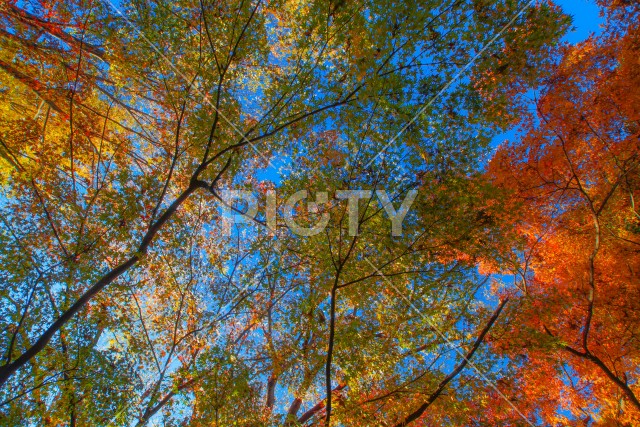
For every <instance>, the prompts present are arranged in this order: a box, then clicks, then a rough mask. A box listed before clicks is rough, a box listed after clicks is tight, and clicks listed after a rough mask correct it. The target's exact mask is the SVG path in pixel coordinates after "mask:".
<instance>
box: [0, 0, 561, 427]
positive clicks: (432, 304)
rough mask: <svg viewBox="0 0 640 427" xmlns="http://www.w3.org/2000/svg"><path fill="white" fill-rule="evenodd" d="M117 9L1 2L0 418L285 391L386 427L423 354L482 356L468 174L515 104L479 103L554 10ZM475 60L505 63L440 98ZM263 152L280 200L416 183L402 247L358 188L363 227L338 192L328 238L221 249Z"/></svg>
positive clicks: (208, 416)
mask: <svg viewBox="0 0 640 427" xmlns="http://www.w3.org/2000/svg"><path fill="white" fill-rule="evenodd" d="M114 5H115V3H114ZM114 5H111V4H109V2H107V4H103V3H98V2H91V1H74V2H64V3H62V2H53V3H51V2H44V1H42V2H40V1H31V2H24V3H17V2H9V3H6V4H4V5H3V6H2V9H1V12H2V17H1V19H2V21H3V24H6V25H5V28H7V29H6V30H5V31H3V32H2V33H1V34H0V35H1V36H2V43H3V46H7V49H3V51H2V56H1V57H0V58H1V61H2V62H0V68H2V74H1V77H0V79H1V81H2V85H3V86H2V89H3V90H2V97H3V98H2V108H3V111H7V120H6V121H5V122H4V123H3V124H2V129H1V132H2V133H1V135H0V136H1V137H2V154H3V156H2V157H3V161H4V163H3V169H2V171H3V187H2V188H3V206H2V209H1V214H2V219H3V227H4V228H3V232H2V234H1V235H0V238H1V239H2V249H0V258H1V262H2V263H3V265H6V266H7V267H6V269H5V270H4V271H3V273H2V274H3V280H2V284H1V285H0V292H1V293H2V297H3V299H2V303H1V305H0V310H1V312H2V321H0V325H1V329H2V331H3V353H2V354H3V356H4V357H3V364H2V366H1V367H0V383H1V385H2V392H1V396H2V411H3V412H2V414H3V417H4V418H3V423H5V424H15V423H17V422H24V423H27V424H28V423H31V424H42V425H59V424H68V425H95V424H98V425H104V424H107V425H108V424H110V423H111V424H122V425H130V424H138V425H145V424H146V423H148V422H149V421H150V420H152V419H153V418H154V417H156V419H158V418H160V419H162V420H163V422H164V423H166V424H168V425H178V424H181V423H187V422H189V423H191V424H193V425H199V424H200V425H211V424H217V425H226V424H231V423H232V422H236V423H245V424H253V425H260V424H262V425H268V424H277V423H279V422H281V421H284V417H285V414H284V413H283V411H281V410H280V408H283V406H282V405H283V401H284V399H283V396H284V394H285V391H284V390H285V389H288V390H290V391H291V392H290V395H289V396H287V398H288V399H287V402H286V406H287V408H288V409H287V410H286V412H288V413H289V415H290V416H289V419H290V420H291V419H294V421H295V418H296V415H297V414H298V413H300V412H301V413H300V414H299V417H298V420H300V419H303V420H305V419H306V420H310V422H318V420H319V419H320V416H323V418H324V419H325V420H326V422H327V424H329V423H330V422H334V424H335V423H336V422H343V423H350V422H351V423H354V424H353V425H356V424H355V422H356V421H357V420H358V419H359V420H360V421H358V422H360V423H361V424H362V423H370V422H375V421H373V420H375V417H376V414H375V410H376V409H375V406H373V405H371V404H370V403H371V402H368V401H367V399H377V400H379V401H380V402H384V405H385V410H386V413H385V414H383V418H385V419H388V420H398V421H399V420H400V419H401V418H404V417H406V416H407V413H409V411H408V410H405V407H410V406H411V407H413V406H416V407H418V406H419V405H421V404H422V402H423V401H424V399H423V396H422V394H423V393H424V390H432V389H433V386H437V384H439V383H440V382H441V381H442V378H443V377H445V376H446V375H447V374H444V375H441V374H440V370H442V371H446V372H447V373H448V372H449V371H447V370H446V369H445V368H446V366H442V367H441V368H442V369H437V370H436V369H433V366H431V367H429V366H428V365H427V360H429V362H428V363H432V362H433V360H432V359H435V361H436V362H435V363H439V361H440V360H442V359H443V358H444V359H447V357H448V356H447V349H448V346H449V344H447V343H446V342H443V340H444V341H449V342H453V343H455V344H456V345H464V343H474V342H477V345H478V346H479V345H480V343H481V342H482V339H480V341H476V333H477V331H478V330H482V326H479V325H478V321H476V320H474V316H475V315H477V314H485V313H486V312H488V311H489V309H488V308H486V307H483V306H478V305H474V304H471V303H470V300H471V299H472V298H473V296H474V295H475V293H476V292H477V291H478V289H479V288H480V286H481V285H482V284H484V282H483V280H482V279H481V278H479V277H478V276H477V275H476V274H475V272H474V266H475V264H474V263H475V262H476V261H477V260H478V259H479V258H481V257H485V258H487V259H492V258H494V257H495V254H496V253H497V249H496V247H497V246H498V244H499V243H500V244H501V243H502V242H501V238H500V236H499V235H498V234H497V233H496V230H495V224H493V223H492V220H491V218H497V217H498V216H500V215H502V213H501V208H500V205H499V203H498V202H497V200H499V197H500V196H499V192H497V191H495V189H493V188H492V187H491V186H490V185H488V184H487V182H486V180H485V179H483V178H482V177H481V176H479V174H478V172H477V171H478V168H479V164H480V160H479V159H480V158H481V156H482V155H483V154H486V147H487V145H488V143H489V141H490V139H491V136H492V135H493V133H494V132H495V130H496V129H499V128H502V127H504V126H506V124H507V123H508V119H509V117H510V116H509V114H508V112H509V111H510V109H511V107H512V106H511V105H510V104H509V102H506V101H504V102H502V103H501V104H499V105H497V106H496V107H492V109H489V108H488V106H489V105H493V104H494V102H493V101H491V100H490V99H488V98H487V96H491V95H495V97H499V96H502V95H501V94H502V93H503V91H504V87H505V86H506V85H508V84H510V83H511V84H512V85H514V86H518V85H520V86H519V87H520V89H518V90H524V88H525V87H526V85H528V84H531V83H532V82H535V81H536V80H537V79H538V78H539V77H540V75H539V74H538V73H537V72H536V71H535V70H534V69H530V66H529V65H530V64H529V63H528V62H527V61H529V60H531V61H535V60H536V58H538V59H540V60H541V61H542V60H546V58H547V56H548V52H547V50H546V49H545V46H547V44H549V43H552V42H554V41H555V40H556V39H557V37H558V36H559V35H560V34H561V32H562V31H563V30H564V28H566V20H565V18H564V17H563V16H562V14H561V13H560V11H559V10H558V9H556V8H553V7H549V6H545V5H536V6H534V7H531V8H530V9H528V10H527V12H526V13H520V11H521V9H522V8H523V6H525V3H524V2H511V1H499V2H477V1H456V2H454V3H452V4H449V3H448V2H440V1H435V0H434V1H429V2H427V3H424V2H421V3H420V4H405V3H398V4H392V5H390V4H388V3H387V2H351V3H348V2H339V1H336V2H320V1H319V2H307V3H304V2H296V1H276V2H268V3H267V2H263V1H261V0H258V1H253V2H245V1H237V2H236V1H229V2H219V3H209V2H205V1H178V2H172V3H171V4H169V3H166V2H149V1H137V0H136V1H131V2H122V3H118V4H117V5H115V6H117V7H118V8H121V9H115V8H114ZM511 21H513V22H511ZM507 24H509V25H508V26H507ZM494 38H495V40H494V43H493V44H491V45H488V46H487V48H485V45H487V43H488V42H489V41H491V40H492V39H494ZM513 43H518V44H522V46H524V48H522V49H519V50H516V49H512V48H506V47H508V46H511V45H512V44H513ZM482 49H485V50H482ZM480 53H482V55H480V56H479V57H478V58H477V59H478V61H477V62H476V63H474V64H475V71H476V73H477V74H483V73H485V74H486V72H487V70H490V69H492V68H495V67H502V66H503V65H504V64H502V63H501V62H500V61H504V60H507V61H509V64H511V65H510V67H511V69H510V70H511V71H513V74H503V75H501V77H500V78H499V79H493V80H482V81H478V82H474V83H473V84H472V83H470V82H469V81H466V80H464V79H463V80H462V82H460V83H459V84H456V85H448V83H449V82H450V81H451V79H453V78H456V75H457V74H459V73H460V72H461V71H464V70H465V67H466V64H468V63H469V61H471V60H472V59H473V58H474V57H475V56H477V55H479V54H480ZM525 58H526V59H527V60H524V59H525ZM523 70H527V73H526V74H525V75H526V79H524V80H519V79H518V78H516V77H514V76H516V75H518V72H519V71H523ZM454 81H455V79H454ZM425 106H426V107H425ZM489 110H491V114H487V113H485V112H486V111H489ZM418 111H420V112H421V114H419V115H418V117H417V118H416V119H413V117H414V115H416V113H418ZM25 114H28V115H27V117H26V118H25V117H24V115H25ZM407 123H410V126H406V124H407ZM399 132H401V133H402V139H399V138H397V137H394V135H398V133H399ZM342 141H349V143H343V142H342ZM389 141H391V143H389ZM383 149H384V150H383ZM381 150H383V151H384V155H382V156H379V155H378V153H379V152H380V151H381ZM278 156H284V157H285V158H286V159H287V160H289V170H288V172H287V173H286V175H285V176H284V177H283V178H282V179H281V180H280V182H279V183H278V188H279V189H280V190H282V191H283V192H285V194H286V193H287V192H290V193H291V192H293V190H296V191H297V190H298V189H302V188H308V189H310V190H312V192H316V191H322V189H329V190H331V192H332V194H333V191H335V190H340V189H357V188H360V187H362V188H367V189H371V190H379V189H382V188H384V189H386V190H387V191H388V194H390V197H391V198H392V200H393V201H394V202H397V201H399V200H401V199H403V198H404V196H405V195H406V194H407V193H408V192H409V191H410V190H413V189H418V190H419V191H422V192H423V195H421V196H420V198H419V199H418V202H417V203H416V212H415V214H414V216H410V217H408V218H407V222H406V227H407V229H406V231H405V232H406V236H408V237H407V238H406V239H399V238H397V239H394V238H393V236H391V235H381V233H380V229H381V228H383V227H387V226H388V225H389V224H388V223H387V222H385V221H386V220H385V216H384V215H385V209H384V207H382V206H374V199H373V195H374V194H375V192H373V193H372V197H369V198H368V202H366V203H365V201H363V202H362V204H363V207H364V205H365V204H366V205H367V206H366V207H367V208H366V209H363V210H362V211H361V212H362V215H363V216H362V217H360V218H358V224H359V225H360V226H361V228H362V234H361V235H360V236H350V235H349V234H348V232H347V230H348V225H349V214H348V207H347V206H346V205H345V204H344V203H343V204H340V203H335V200H334V201H333V202H332V203H331V204H329V207H330V209H331V213H332V220H331V222H330V223H329V227H328V228H327V230H326V232H325V233H324V234H319V235H316V236H312V237H309V238H301V237H299V236H296V235H295V234H292V233H291V232H289V231H287V230H286V229H281V228H280V227H277V229H276V230H262V231H247V230H243V229H240V228H237V229H236V228H234V233H232V234H231V235H226V234H225V233H224V225H225V224H224V220H223V219H222V218H221V215H220V208H221V207H224V206H225V203H227V202H226V201H225V200H223V198H222V190H223V189H224V188H225V187H233V186H235V187H238V188H256V187H258V184H260V183H259V182H258V181H259V180H258V174H257V173H256V171H257V170H260V169H265V168H266V167H267V166H268V164H269V163H270V162H272V161H273V160H274V159H276V158H277V157H278ZM371 160H373V161H374V163H371ZM347 162H348V163H347ZM369 163H371V164H369ZM312 168H313V169H312ZM452 207H455V208H452ZM303 213H304V212H303ZM313 215H316V214H314V213H311V217H310V218H308V219H311V220H313V219H314V217H313ZM304 219H305V217H304V215H302V216H301V217H300V220H301V221H304ZM257 222H264V221H261V219H260V218H257ZM427 225H428V227H427ZM425 227H426V228H425ZM274 233H275V234H274ZM422 240H424V242H423V241H422ZM383 276H384V277H383ZM390 284H393V285H394V287H396V288H398V289H400V290H401V292H400V293H399V295H394V293H393V289H390V288H389V286H390ZM443 292H444V295H443ZM402 295H404V296H407V295H409V296H410V301H411V303H412V305H413V306H417V307H419V308H421V309H423V311H422V313H423V314H422V315H420V314H419V313H417V312H415V310H414V309H411V307H408V306H407V304H406V301H404V300H403V299H402ZM436 297H438V298H439V299H437V298H436ZM424 313H428V314H429V316H430V318H431V319H432V321H436V320H438V321H439V320H442V321H443V322H444V323H446V325H442V327H441V329H442V330H441V333H440V334H438V333H436V332H435V331H434V330H433V327H431V326H430V325H429V324H428V322H427V323H425V322H426V321H425V320H424ZM322 318H324V320H322ZM436 323H437V322H436ZM481 336H484V334H482V335H481ZM443 337H444V338H443ZM354 345H356V346H359V347H360V348H362V351H361V352H353V351H351V349H350V346H354ZM425 350H427V351H428V354H427V355H425V354H424V352H425ZM388 355H393V356H392V357H390V358H389V357H387V356H388ZM482 355H483V356H482V358H479V363H481V364H483V365H486V367H487V368H489V367H491V365H492V360H491V357H490V356H489V355H487V354H486V353H484V352H483V353H482ZM474 357H478V356H477V355H476V356H474ZM458 362H460V361H459V360H458ZM460 363H462V362H460ZM462 366H464V365H462ZM374 367H375V368H374ZM456 375H457V374H456ZM415 377H417V379H416V378H415ZM466 380H468V379H466V378H465V379H464V380H460V381H462V382H464V381H466ZM407 381H409V383H407ZM107 384H110V385H107ZM398 388H400V389H401V390H402V392H401V393H399V392H391V393H389V392H390V391H393V390H396V389H398ZM95 390H100V392H99V393H95ZM371 392H374V393H373V394H372V393H371ZM367 395H369V396H368V397H367ZM469 395H470V389H469V388H463V390H462V391H461V392H460V393H458V394H457V396H458V399H459V400H460V401H463V400H465V399H469ZM325 396H328V398H327V399H326V403H323V402H322V400H323V399H324V398H325ZM334 396H335V397H334ZM289 398H290V399H289ZM396 399H399V400H396ZM289 402H293V403H292V404H291V405H289ZM398 402H401V404H402V405H404V406H400V405H399V404H398ZM455 404H457V402H454V403H452V405H453V406H455ZM314 408H316V409H315V410H314ZM444 408H445V409H446V408H447V406H446V405H445V407H444ZM443 410H444V409H443ZM302 411H304V412H302ZM332 416H333V418H332ZM305 417H306V418H305ZM331 420H333V421H331ZM460 422H462V421H460Z"/></svg>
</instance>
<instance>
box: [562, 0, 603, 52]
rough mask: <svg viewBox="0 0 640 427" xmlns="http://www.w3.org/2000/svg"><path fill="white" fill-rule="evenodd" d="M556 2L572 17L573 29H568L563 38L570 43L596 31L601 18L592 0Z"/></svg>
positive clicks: (563, 0)
mask: <svg viewBox="0 0 640 427" xmlns="http://www.w3.org/2000/svg"><path fill="white" fill-rule="evenodd" d="M555 3H556V4H558V5H560V6H561V7H562V9H564V11H565V13H567V14H568V15H571V16H572V17H573V26H574V27H575V28H574V30H573V31H570V32H569V33H568V34H567V35H566V36H565V37H564V40H565V41H568V42H570V43H576V42H580V41H582V40H584V39H586V38H587V37H588V36H589V34H590V33H598V32H599V29H600V24H601V23H602V18H601V17H600V12H599V9H598V6H597V5H596V4H595V2H594V1H593V0H556V1H555Z"/></svg>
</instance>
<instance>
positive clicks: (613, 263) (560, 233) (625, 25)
mask: <svg viewBox="0 0 640 427" xmlns="http://www.w3.org/2000/svg"><path fill="white" fill-rule="evenodd" d="M605 6H606V7H607V9H604V10H603V13H605V14H606V16H607V25H606V27H605V31H604V32H603V33H602V35H600V36H591V37H590V38H589V39H588V40H586V41H584V42H582V43H580V44H578V45H575V46H565V47H563V48H562V49H561V50H560V54H561V58H560V61H559V63H558V66H557V68H556V70H555V71H554V73H553V74H552V75H550V76H549V77H548V78H547V79H546V80H547V82H546V86H545V88H544V90H543V91H542V93H541V94H540V96H539V98H537V99H536V102H535V111H533V112H531V113H530V114H527V115H526V119H525V120H524V121H523V122H522V139H521V140H519V141H516V142H514V143H512V144H509V145H504V146H502V147H501V148H500V150H499V151H498V153H497V154H496V157H495V158H494V159H493V161H492V165H491V168H490V174H491V176H493V178H494V180H495V182H497V183H499V184H500V185H502V186H504V187H505V188H509V189H511V190H513V191H514V192H513V203H514V204H519V205H520V216H517V217H514V219H513V221H515V222H517V223H518V229H519V232H520V233H521V235H522V238H523V241H524V249H523V250H522V252H521V254H520V262H519V263H518V264H517V266H516V268H515V269H514V270H513V272H514V274H517V277H518V282H519V286H520V287H521V290H522V296H521V298H520V302H519V304H518V307H517V309H516V310H515V312H513V313H512V316H513V320H512V322H511V324H512V325H513V327H512V328H510V329H508V331H506V332H505V334H504V336H503V337H502V340H500V344H496V347H497V348H498V349H499V351H502V352H504V354H508V355H510V356H512V357H515V358H521V359H520V360H522V362H521V363H520V364H519V365H520V367H519V369H518V370H519V375H518V376H517V381H516V380H514V384H513V387H514V388H520V389H526V390H528V394H529V398H530V399H531V400H533V401H535V402H536V404H535V405H534V406H533V407H532V409H531V410H532V411H534V410H535V411H536V413H538V414H539V415H540V416H541V417H542V419H544V420H545V421H546V422H548V423H551V424H556V423H562V424H570V425H582V424H579V423H580V422H586V423H593V424H588V425H633V424H634V420H637V419H638V416H639V415H640V402H639V400H638V399H639V396H640V390H638V387H637V366H638V364H639V363H640V359H639V357H640V347H639V343H638V330H639V329H638V328H639V327H640V324H639V323H638V316H637V315H636V314H637V312H638V310H639V309H640V307H639V306H638V301H639V299H638V298H637V294H638V292H639V290H640V283H639V282H638V275H637V271H638V267H639V265H638V262H639V261H640V257H638V244H639V242H640V239H639V235H638V231H639V229H638V220H639V219H640V217H639V216H638V211H637V209H636V205H635V203H636V202H635V201H636V200H637V198H638V184H639V183H638V179H637V178H638V167H640V163H639V160H640V159H639V158H638V153H639V150H638V149H639V145H638V137H639V135H640V134H639V133H638V132H639V128H638V118H639V117H640V116H639V115H638V114H639V113H640V103H639V101H640V98H639V97H638V91H637V87H638V84H639V83H640V81H639V79H640V66H639V65H638V61H637V57H638V53H639V51H638V49H639V48H640V39H639V36H640V33H639V32H638V26H637V17H638V11H639V10H638V8H637V5H634V4H630V3H626V2H617V3H616V2H614V3H612V4H609V5H606V4H603V7H605ZM516 171H517V173H514V172H516ZM634 313H635V314H634ZM516 325H520V326H516ZM558 402H561V403H560V406H558ZM561 411H562V412H561Z"/></svg>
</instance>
